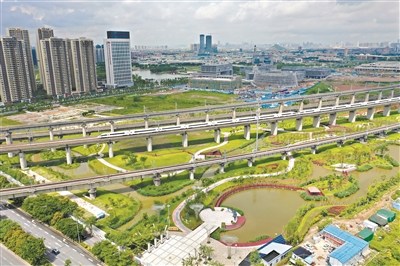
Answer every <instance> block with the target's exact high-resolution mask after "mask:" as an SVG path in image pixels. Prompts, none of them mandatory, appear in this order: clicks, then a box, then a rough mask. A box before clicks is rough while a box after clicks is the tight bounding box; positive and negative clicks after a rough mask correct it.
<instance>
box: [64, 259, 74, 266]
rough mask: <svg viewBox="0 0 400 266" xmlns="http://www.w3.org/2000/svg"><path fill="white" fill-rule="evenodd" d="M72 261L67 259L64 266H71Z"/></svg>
mask: <svg viewBox="0 0 400 266" xmlns="http://www.w3.org/2000/svg"><path fill="white" fill-rule="evenodd" d="M71 263H72V261H71V260H70V259H66V260H65V262H64V266H71Z"/></svg>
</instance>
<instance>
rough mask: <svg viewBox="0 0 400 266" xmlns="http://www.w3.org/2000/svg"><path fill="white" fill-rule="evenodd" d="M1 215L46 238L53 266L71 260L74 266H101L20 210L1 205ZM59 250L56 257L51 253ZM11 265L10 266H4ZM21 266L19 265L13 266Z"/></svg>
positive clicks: (75, 246)
mask: <svg viewBox="0 0 400 266" xmlns="http://www.w3.org/2000/svg"><path fill="white" fill-rule="evenodd" d="M0 215H1V217H4V216H6V217H7V218H9V219H11V220H13V221H15V222H17V223H18V224H19V225H20V226H21V227H22V228H23V230H25V231H26V232H28V233H30V234H32V235H33V236H35V237H39V238H44V244H45V245H46V249H47V251H46V256H47V258H48V259H49V261H50V262H51V263H52V264H53V265H60V266H63V265H64V263H65V260H67V259H70V260H71V262H72V265H101V264H100V263H99V262H98V261H97V260H96V259H95V258H93V257H91V256H89V255H88V254H87V253H85V252H84V251H83V250H82V249H81V248H80V247H78V246H77V245H76V244H75V243H72V242H70V241H68V240H67V239H64V238H63V237H62V236H60V235H58V234H56V233H54V232H53V231H52V230H51V229H50V228H48V227H47V226H45V225H43V224H41V223H39V222H37V221H35V220H31V218H30V217H29V216H27V215H26V214H25V213H23V212H21V211H20V210H18V209H16V208H13V207H10V208H8V207H5V206H4V204H1V203H0ZM54 248H56V249H58V250H59V251H60V254H58V255H54V254H53V253H51V250H52V249H54ZM4 265H10V264H4ZM11 265H19V264H11Z"/></svg>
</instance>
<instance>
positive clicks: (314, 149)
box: [311, 146, 317, 154]
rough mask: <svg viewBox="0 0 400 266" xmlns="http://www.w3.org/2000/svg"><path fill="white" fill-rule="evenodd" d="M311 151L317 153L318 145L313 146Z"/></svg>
mask: <svg viewBox="0 0 400 266" xmlns="http://www.w3.org/2000/svg"><path fill="white" fill-rule="evenodd" d="M311 153H312V154H316V153H317V146H312V147H311Z"/></svg>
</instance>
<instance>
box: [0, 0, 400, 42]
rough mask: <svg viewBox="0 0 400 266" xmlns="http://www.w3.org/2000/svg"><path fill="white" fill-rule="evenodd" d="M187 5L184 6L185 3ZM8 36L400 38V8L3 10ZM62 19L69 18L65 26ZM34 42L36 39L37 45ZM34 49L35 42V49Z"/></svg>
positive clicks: (290, 5) (259, 5) (329, 4)
mask: <svg viewBox="0 0 400 266" xmlns="http://www.w3.org/2000/svg"><path fill="white" fill-rule="evenodd" d="M177 2H179V4H177ZM0 5H1V11H2V21H1V22H2V26H1V31H2V35H3V36H4V35H5V32H6V29H7V28H11V27H21V28H25V29H28V30H29V32H30V34H31V35H30V37H31V39H32V38H34V39H36V36H35V35H34V32H35V31H36V29H37V28H40V27H50V28H53V29H54V30H55V31H56V32H57V35H56V37H60V38H65V37H67V36H68V37H71V38H79V37H82V36H85V37H87V38H90V39H93V40H94V43H96V44H101V43H103V40H104V39H105V38H106V31H107V30H117V31H129V32H130V33H131V45H132V46H134V45H168V46H170V47H188V45H189V44H191V43H197V42H198V36H199V34H200V33H204V34H206V35H208V34H211V35H213V42H214V43H218V42H221V43H236V44H238V43H244V42H248V43H255V44H266V43H279V42H283V43H302V42H315V43H323V44H328V43H336V42H342V41H343V42H379V41H396V40H398V39H399V12H400V11H399V2H396V1H339V0H338V1H324V2H305V1H284V2H277V1H247V2H235V1H230V2H228V1H219V2H188V1H174V2H171V1H155V2H145V3H143V2H132V1H124V2H121V1H106V2H95V1H85V2H73V3H66V2H59V1H52V2H49V1H43V2H29V1H25V2H11V1H7V0H4V1H2V2H1V3H0ZM61 18H62V19H61ZM34 39H32V40H34ZM32 43H33V42H32Z"/></svg>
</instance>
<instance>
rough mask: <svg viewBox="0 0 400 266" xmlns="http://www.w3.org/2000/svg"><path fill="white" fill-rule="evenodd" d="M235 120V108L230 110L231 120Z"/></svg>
mask: <svg viewBox="0 0 400 266" xmlns="http://www.w3.org/2000/svg"><path fill="white" fill-rule="evenodd" d="M235 119H236V108H232V120H235Z"/></svg>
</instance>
